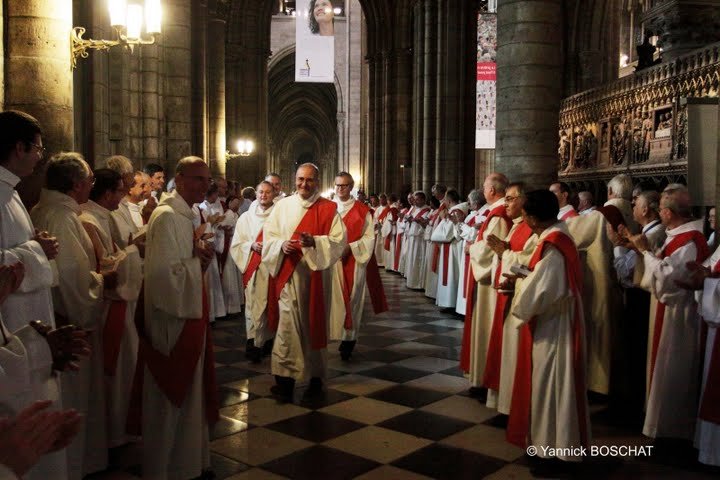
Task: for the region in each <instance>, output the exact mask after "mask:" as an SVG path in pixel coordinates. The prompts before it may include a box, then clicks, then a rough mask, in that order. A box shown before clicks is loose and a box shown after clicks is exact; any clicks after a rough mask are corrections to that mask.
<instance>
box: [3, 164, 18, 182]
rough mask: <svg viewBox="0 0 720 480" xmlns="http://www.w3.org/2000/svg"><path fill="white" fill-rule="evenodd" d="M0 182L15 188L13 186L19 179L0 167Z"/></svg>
mask: <svg viewBox="0 0 720 480" xmlns="http://www.w3.org/2000/svg"><path fill="white" fill-rule="evenodd" d="M0 181H2V182H5V183H7V184H8V185H10V187H12V188H15V186H16V185H17V184H18V183H20V177H18V176H17V175H15V174H14V173H12V172H11V171H10V170H8V169H7V168H5V167H3V166H2V165H0Z"/></svg>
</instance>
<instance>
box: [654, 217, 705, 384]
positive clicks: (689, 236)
mask: <svg viewBox="0 0 720 480" xmlns="http://www.w3.org/2000/svg"><path fill="white" fill-rule="evenodd" d="M690 242H695V246H696V247H697V257H696V259H695V261H697V262H702V261H704V260H705V259H706V258H707V257H708V255H710V249H709V248H708V246H707V241H706V240H705V237H704V236H703V234H702V233H700V232H698V231H697V230H691V231H689V232H685V233H681V234H678V235H676V236H675V237H674V238H673V239H672V240H671V241H670V243H668V244H667V245H666V246H665V247H664V248H663V250H662V252H660V258H665V257H669V256H670V255H672V254H673V253H675V251H677V250H679V249H680V248H682V247H684V246H685V245H687V244H688V243H690ZM664 322H665V304H664V303H661V302H660V301H658V303H657V309H656V310H655V329H654V331H653V338H652V351H651V356H650V385H652V378H653V376H654V375H655V360H657V352H658V347H659V346H660V339H661V338H662V329H663V323H664ZM649 394H650V390H649V389H648V395H649Z"/></svg>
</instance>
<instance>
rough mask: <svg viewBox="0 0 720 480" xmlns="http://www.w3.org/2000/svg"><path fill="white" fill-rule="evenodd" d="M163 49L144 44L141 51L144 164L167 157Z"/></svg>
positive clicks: (156, 161)
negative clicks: (163, 134)
mask: <svg viewBox="0 0 720 480" xmlns="http://www.w3.org/2000/svg"><path fill="white" fill-rule="evenodd" d="M161 49H162V47H161V46H159V45H157V44H156V45H147V46H143V48H142V51H141V55H142V57H141V58H142V62H141V66H140V75H141V77H142V79H141V81H142V107H143V108H142V116H143V118H142V142H143V164H147V163H158V162H159V163H162V161H161V159H163V158H165V152H164V146H165V144H164V142H161V141H160V124H161V122H162V117H161V115H162V111H163V109H162V96H161V92H160V88H161V86H162V83H161V81H160V79H161V76H160V61H159V58H160V52H161ZM176 160H177V159H176Z"/></svg>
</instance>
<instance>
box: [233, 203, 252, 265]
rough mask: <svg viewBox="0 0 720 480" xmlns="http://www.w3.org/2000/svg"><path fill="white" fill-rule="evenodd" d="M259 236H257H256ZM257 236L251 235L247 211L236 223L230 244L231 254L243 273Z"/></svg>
mask: <svg viewBox="0 0 720 480" xmlns="http://www.w3.org/2000/svg"><path fill="white" fill-rule="evenodd" d="M255 238H257V236H256V237H255ZM255 238H252V237H251V236H250V222H249V217H248V213H247V212H245V213H243V214H242V215H241V216H240V219H239V220H238V221H237V223H236V224H235V233H234V234H233V239H232V243H231V244H230V256H231V257H232V259H233V261H234V262H235V265H237V267H238V268H239V269H240V272H241V273H245V270H246V269H247V266H248V262H249V261H250V254H251V252H252V250H251V249H250V247H252V244H253V242H255Z"/></svg>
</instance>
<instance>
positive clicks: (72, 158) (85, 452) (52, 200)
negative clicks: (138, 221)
mask: <svg viewBox="0 0 720 480" xmlns="http://www.w3.org/2000/svg"><path fill="white" fill-rule="evenodd" d="M94 183H95V177H94V175H93V172H92V171H91V170H90V167H89V166H88V164H87V163H86V162H85V159H84V158H83V157H82V155H80V154H79V153H76V152H62V153H58V154H57V155H55V156H53V157H52V158H51V159H50V161H49V162H48V166H47V174H46V182H45V189H43V191H42V193H41V195H40V201H39V202H38V204H37V205H35V208H33V210H32V212H31V214H30V216H31V217H32V220H33V223H34V224H35V226H36V227H38V228H42V229H45V230H47V231H48V232H50V233H51V234H52V235H54V236H55V237H57V239H58V242H59V243H60V245H62V248H61V249H60V250H59V252H58V256H57V257H56V258H55V263H56V265H57V269H58V281H59V283H58V285H57V286H55V287H53V304H54V308H55V321H56V323H57V325H58V326H61V325H66V324H68V323H70V322H72V323H74V324H76V325H78V326H79V327H81V328H84V329H86V330H95V334H93V335H90V336H89V337H88V340H89V342H90V344H91V347H92V355H91V356H90V357H89V358H87V359H83V360H81V361H80V366H81V368H80V371H79V372H77V373H76V374H75V375H64V376H63V377H62V392H63V405H64V406H65V407H67V408H74V409H76V410H77V411H78V412H80V413H81V414H82V415H83V416H85V425H84V429H83V431H82V432H81V433H80V434H79V435H78V436H77V438H76V439H75V441H74V442H73V443H72V445H70V446H69V447H68V474H69V477H70V478H81V477H83V476H85V475H89V474H91V473H93V472H97V471H100V470H104V469H105V468H107V462H108V458H107V431H106V417H105V416H106V405H105V394H104V391H103V389H102V388H98V386H100V385H103V381H104V379H103V344H102V335H101V334H100V331H101V327H102V324H101V312H100V309H101V306H102V302H103V290H104V289H105V288H107V289H113V288H115V284H116V280H117V272H116V271H115V270H114V269H113V268H112V267H111V266H105V265H98V263H97V260H96V258H95V252H94V250H93V244H92V240H91V239H90V237H89V236H88V234H87V233H86V231H85V228H84V227H83V225H82V223H81V221H80V217H79V215H80V213H81V207H80V205H82V204H84V203H86V202H87V201H88V199H89V198H90V191H91V190H92V187H93V185H94Z"/></svg>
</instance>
